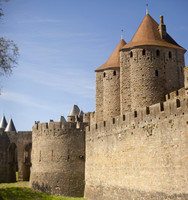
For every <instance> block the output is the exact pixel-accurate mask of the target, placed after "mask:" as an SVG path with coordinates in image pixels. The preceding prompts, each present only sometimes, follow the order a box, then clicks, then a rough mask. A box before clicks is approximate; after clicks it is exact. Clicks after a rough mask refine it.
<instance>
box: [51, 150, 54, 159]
mask: <svg viewBox="0 0 188 200" xmlns="http://www.w3.org/2000/svg"><path fill="white" fill-rule="evenodd" d="M53 158H54V151H53V150H52V157H51V159H52V160H53Z"/></svg>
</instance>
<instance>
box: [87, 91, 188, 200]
mask: <svg viewBox="0 0 188 200" xmlns="http://www.w3.org/2000/svg"><path fill="white" fill-rule="evenodd" d="M181 91H183V89H182V90H180V91H179V94H180V95H178V96H177V94H178V93H176V95H174V94H173V93H171V94H170V95H169V99H168V101H166V102H164V103H158V104H155V105H152V106H150V107H146V108H142V109H138V110H137V111H134V112H130V113H127V114H125V115H120V116H118V117H114V118H112V119H110V120H107V121H101V122H98V123H96V124H93V125H92V126H89V127H88V128H87V131H86V155H87V157H86V178H85V180H86V186H85V198H86V199H89V200H101V199H102V200H124V199H125V198H126V199H127V200H129V199H130V200H132V199H150V200H156V199H181V200H186V199H188V192H187V191H188V185H187V177H188V171H187V169H188V157H187V155H188V149H187V144H188V96H186V95H185V93H183V92H182V93H181ZM184 92H185V90H184Z"/></svg>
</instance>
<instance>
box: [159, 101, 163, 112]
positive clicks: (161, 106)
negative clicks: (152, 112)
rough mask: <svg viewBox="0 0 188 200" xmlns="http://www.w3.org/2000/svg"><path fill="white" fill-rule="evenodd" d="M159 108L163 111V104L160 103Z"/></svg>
mask: <svg viewBox="0 0 188 200" xmlns="http://www.w3.org/2000/svg"><path fill="white" fill-rule="evenodd" d="M160 108H161V111H164V104H163V103H162V102H161V103H160Z"/></svg>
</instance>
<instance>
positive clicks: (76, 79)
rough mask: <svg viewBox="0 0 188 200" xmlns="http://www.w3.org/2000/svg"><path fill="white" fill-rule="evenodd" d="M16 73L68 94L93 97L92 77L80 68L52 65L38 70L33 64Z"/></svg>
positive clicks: (23, 77)
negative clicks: (46, 69)
mask: <svg viewBox="0 0 188 200" xmlns="http://www.w3.org/2000/svg"><path fill="white" fill-rule="evenodd" d="M25 66H30V67H27V69H25V70H24V72H20V73H18V76H19V77H21V78H22V79H28V80H30V81H32V82H35V83H37V84H40V85H45V86H47V87H51V88H52V89H55V90H59V91H61V92H66V93H70V94H75V95H79V96H83V97H86V98H93V96H94V89H95V87H94V79H93V77H92V76H91V74H89V73H86V72H84V71H81V70H76V69H72V70H70V68H61V69H59V68H55V67H52V69H51V70H49V69H48V71H40V70H38V69H36V68H35V66H34V65H31V64H29V65H25Z"/></svg>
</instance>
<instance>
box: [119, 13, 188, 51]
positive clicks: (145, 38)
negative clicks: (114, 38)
mask: <svg viewBox="0 0 188 200" xmlns="http://www.w3.org/2000/svg"><path fill="white" fill-rule="evenodd" d="M158 27H159V24H158V23H157V22H156V21H155V20H154V19H153V18H152V17H151V16H150V15H149V14H147V15H146V16H145V17H144V19H143V21H142V23H141V24H140V26H139V28H138V30H137V31H136V33H135V35H134V36H133V38H132V40H131V41H130V42H129V43H128V44H126V45H125V46H124V47H123V48H122V49H129V48H132V47H136V46H143V45H154V46H163V47H170V48H176V49H182V50H185V49H184V48H182V47H181V46H180V45H178V44H177V43H176V42H175V41H174V40H173V39H172V38H171V37H170V36H169V35H168V33H167V37H166V39H165V40H164V39H162V38H161V36H160V33H159V30H158ZM185 51H186V50H185Z"/></svg>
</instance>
